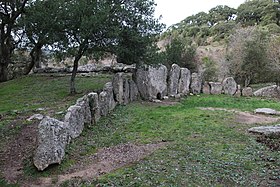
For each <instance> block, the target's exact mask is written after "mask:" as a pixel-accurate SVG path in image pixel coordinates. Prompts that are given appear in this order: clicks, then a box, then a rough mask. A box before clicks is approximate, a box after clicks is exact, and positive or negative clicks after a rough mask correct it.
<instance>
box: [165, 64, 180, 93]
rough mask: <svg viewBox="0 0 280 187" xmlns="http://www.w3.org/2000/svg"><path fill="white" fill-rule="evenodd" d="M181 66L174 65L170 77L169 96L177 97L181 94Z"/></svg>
mask: <svg viewBox="0 0 280 187" xmlns="http://www.w3.org/2000/svg"><path fill="white" fill-rule="evenodd" d="M180 71H181V69H180V66H178V65H177V64H172V66H171V69H170V72H169V77H168V95H169V96H175V95H177V94H178V92H179V78H180Z"/></svg>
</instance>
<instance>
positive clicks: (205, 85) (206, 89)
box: [202, 82, 210, 94]
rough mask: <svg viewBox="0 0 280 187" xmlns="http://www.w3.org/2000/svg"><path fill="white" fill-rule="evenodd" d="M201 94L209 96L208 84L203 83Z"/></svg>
mask: <svg viewBox="0 0 280 187" xmlns="http://www.w3.org/2000/svg"><path fill="white" fill-rule="evenodd" d="M202 92H203V93H204V94H210V85H209V83H208V82H205V83H204V84H203V88H202Z"/></svg>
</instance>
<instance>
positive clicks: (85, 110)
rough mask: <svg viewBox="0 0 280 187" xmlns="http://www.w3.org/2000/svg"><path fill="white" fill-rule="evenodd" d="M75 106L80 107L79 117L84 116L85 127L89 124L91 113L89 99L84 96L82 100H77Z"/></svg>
mask: <svg viewBox="0 0 280 187" xmlns="http://www.w3.org/2000/svg"><path fill="white" fill-rule="evenodd" d="M76 105H77V106H80V107H81V109H82V110H81V115H84V123H85V124H86V125H90V124H91V111H90V106H89V98H88V97H87V96H86V95H85V96H84V97H82V98H79V99H78V100H77V102H76Z"/></svg>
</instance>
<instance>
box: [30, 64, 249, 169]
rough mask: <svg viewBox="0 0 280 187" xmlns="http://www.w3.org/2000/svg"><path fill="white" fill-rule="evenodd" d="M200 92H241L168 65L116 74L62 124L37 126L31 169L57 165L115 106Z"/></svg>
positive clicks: (232, 85) (70, 110)
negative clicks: (69, 147)
mask: <svg viewBox="0 0 280 187" xmlns="http://www.w3.org/2000/svg"><path fill="white" fill-rule="evenodd" d="M134 80H135V81H134ZM202 92H204V93H208V94H222V93H225V94H229V95H238V94H239V93H240V92H241V91H240V86H238V85H237V84H236V82H235V81H234V79H233V78H231V77H230V78H227V79H225V80H224V81H223V82H222V83H214V82H209V83H204V85H203V84H202V79H201V77H200V75H199V74H197V73H193V74H191V72H190V71H189V70H188V69H187V68H180V67H179V66H178V65H176V64H173V65H172V67H171V70H170V72H168V71H167V68H166V67H165V66H163V65H157V66H148V65H145V66H142V67H141V68H139V69H137V70H136V71H135V72H134V77H133V78H132V76H128V75H127V74H125V73H116V74H115V75H114V77H113V80H112V82H108V83H106V84H105V85H104V88H103V90H102V92H100V93H99V94H98V93H89V94H87V95H85V96H83V97H82V98H80V99H78V100H77V102H76V104H75V105H73V106H70V107H69V108H68V110H67V113H66V115H65V117H64V120H63V121H59V120H57V119H53V118H50V117H45V118H44V119H43V120H42V121H41V122H40V124H39V126H38V128H39V130H38V147H37V149H36V152H35V156H34V165H35V166H36V167H37V168H38V170H41V171H42V170H44V169H46V168H47V167H48V166H49V165H51V164H57V163H58V164H60V163H61V162H62V160H63V158H64V156H65V149H66V146H67V145H68V144H69V143H70V142H71V139H73V138H76V137H78V136H79V135H80V134H81V133H82V131H83V129H84V127H85V126H88V125H94V124H96V123H97V122H98V121H99V119H100V118H101V117H102V116H107V115H108V114H110V112H111V111H112V110H114V108H115V107H116V106H117V105H118V104H120V105H127V104H129V103H130V102H133V101H136V100H138V99H140V97H141V98H142V99H144V100H150V101H152V100H161V99H164V98H168V97H175V98H179V97H181V96H185V95H187V94H190V93H192V94H200V93H202ZM244 93H246V96H251V95H252V89H249V88H246V92H244Z"/></svg>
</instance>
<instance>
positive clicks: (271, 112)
mask: <svg viewBox="0 0 280 187" xmlns="http://www.w3.org/2000/svg"><path fill="white" fill-rule="evenodd" d="M254 112H255V113H256V114H266V115H279V114H280V113H279V112H278V111H276V110H274V109H271V108H258V109H256V110H255V111H254Z"/></svg>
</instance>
